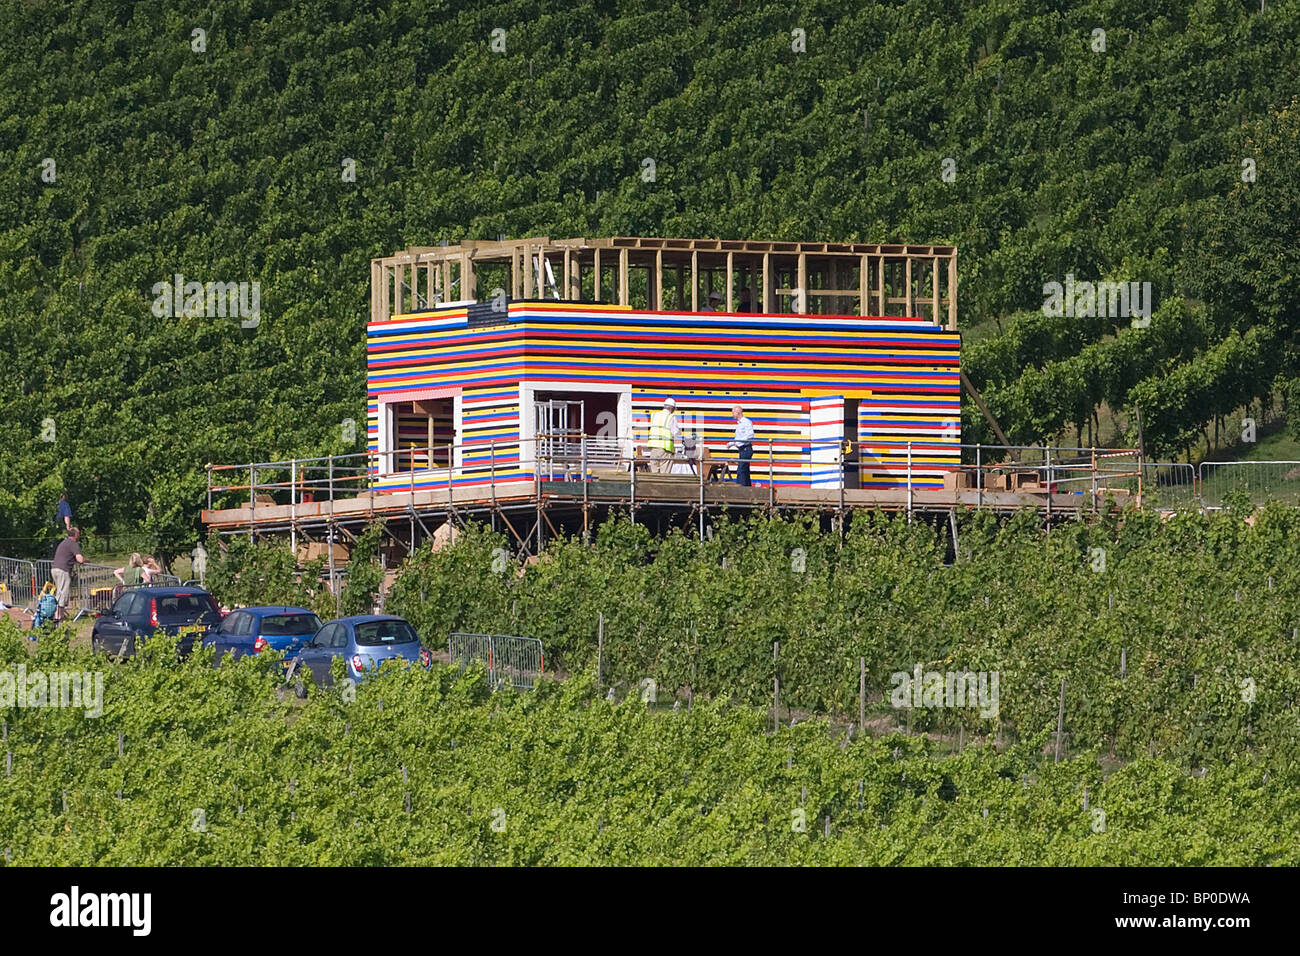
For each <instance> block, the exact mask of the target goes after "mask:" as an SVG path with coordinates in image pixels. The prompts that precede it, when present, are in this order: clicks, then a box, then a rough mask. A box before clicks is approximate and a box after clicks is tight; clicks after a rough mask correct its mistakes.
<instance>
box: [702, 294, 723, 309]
mask: <svg viewBox="0 0 1300 956" xmlns="http://www.w3.org/2000/svg"><path fill="white" fill-rule="evenodd" d="M720 305H722V293H721V292H719V291H718V290H717V289H714V290H713V291H712V292H710V293H709V301H708V304H706V305H705V306H704V308H702V309H700V311H701V312H721V311H722V309H720V308H719V306H720Z"/></svg>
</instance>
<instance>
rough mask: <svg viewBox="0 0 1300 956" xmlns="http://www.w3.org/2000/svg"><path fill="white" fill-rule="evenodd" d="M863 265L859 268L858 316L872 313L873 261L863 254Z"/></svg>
mask: <svg viewBox="0 0 1300 956" xmlns="http://www.w3.org/2000/svg"><path fill="white" fill-rule="evenodd" d="M861 258H862V265H861V266H860V267H859V268H858V315H860V316H865V315H868V314H870V312H871V260H870V259H868V258H867V254H866V253H865V252H864V253H863V254H862V257H861Z"/></svg>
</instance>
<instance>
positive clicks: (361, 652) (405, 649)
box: [285, 614, 433, 686]
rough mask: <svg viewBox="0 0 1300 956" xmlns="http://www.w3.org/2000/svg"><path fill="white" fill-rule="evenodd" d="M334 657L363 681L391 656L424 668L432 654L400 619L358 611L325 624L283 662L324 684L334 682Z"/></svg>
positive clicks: (288, 668)
mask: <svg viewBox="0 0 1300 956" xmlns="http://www.w3.org/2000/svg"><path fill="white" fill-rule="evenodd" d="M336 657H342V658H343V659H344V661H345V662H346V669H345V673H346V674H347V676H348V677H349V678H351V679H352V680H354V681H361V680H364V679H365V676H366V674H367V673H373V672H374V671H376V670H378V669H379V667H380V665H381V664H383V663H384V661H387V660H392V659H393V658H402V659H404V660H408V661H411V662H412V663H415V664H419V665H420V666H421V667H423V668H425V669H426V670H427V669H428V668H429V667H431V666H432V665H433V656H432V655H431V654H430V653H429V651H428V649H427V648H426V647H424V645H423V644H421V643H420V635H419V634H417V633H416V632H415V628H413V627H411V625H410V624H409V623H407V621H406V620H405V619H404V618H400V617H391V616H389V615H384V614H362V615H358V616H356V617H341V618H339V619H338V620H337V621H331V622H330V623H329V624H326V625H325V626H324V627H322V628H321V629H320V630H319V631H318V632H317V633H316V635H315V636H314V637H313V638H312V639H311V640H310V641H308V642H307V643H306V644H305V645H303V647H302V649H301V650H300V651H298V653H297V654H295V655H294V657H293V658H292V659H291V660H286V661H285V665H286V670H288V671H289V672H290V675H291V676H292V675H293V674H295V673H298V672H300V671H301V670H302V669H303V668H306V669H307V670H308V671H310V672H311V677H312V680H313V681H315V682H316V683H317V684H324V685H326V686H328V685H330V684H332V683H334V677H333V675H332V674H331V672H330V665H331V664H332V663H333V661H334V658H336Z"/></svg>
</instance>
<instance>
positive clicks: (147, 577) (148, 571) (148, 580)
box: [141, 554, 163, 584]
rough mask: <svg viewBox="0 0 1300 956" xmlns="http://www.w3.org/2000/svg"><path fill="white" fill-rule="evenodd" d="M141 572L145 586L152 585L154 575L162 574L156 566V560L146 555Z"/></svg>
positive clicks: (157, 565) (161, 570)
mask: <svg viewBox="0 0 1300 956" xmlns="http://www.w3.org/2000/svg"><path fill="white" fill-rule="evenodd" d="M141 571H143V572H144V583H145V584H152V583H153V579H154V575H155V574H162V573H163V569H162V567H161V566H160V565H159V564H158V559H157V558H155V557H154V556H153V555H152V554H146V555H145V556H144V565H143V566H142V567H141Z"/></svg>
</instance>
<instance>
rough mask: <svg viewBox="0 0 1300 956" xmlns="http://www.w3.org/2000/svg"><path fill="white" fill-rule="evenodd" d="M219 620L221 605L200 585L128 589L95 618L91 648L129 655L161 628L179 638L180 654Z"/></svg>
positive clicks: (184, 652) (189, 648)
mask: <svg viewBox="0 0 1300 956" xmlns="http://www.w3.org/2000/svg"><path fill="white" fill-rule="evenodd" d="M220 622H221V608H220V607H219V606H218V605H217V602H216V600H215V599H214V598H213V597H212V595H211V594H209V593H208V592H207V591H205V590H203V588H177V587H138V588H128V589H126V590H125V591H123V592H122V594H121V596H120V597H118V599H117V600H116V601H114V602H113V606H112V607H111V608H110V609H109V610H107V611H104V612H102V613H100V614H99V615H98V616H97V617H96V618H95V624H94V626H93V627H92V628H91V629H90V647H91V650H93V651H95V652H97V653H105V654H113V655H116V656H121V657H130V656H131V655H133V654H134V653H135V652H136V651H137V650H138V649H139V644H140V643H141V642H142V641H144V640H147V639H148V638H149V637H152V636H153V635H154V634H155V633H156V632H158V631H162V632H164V633H166V634H169V635H176V636H178V637H179V638H180V640H179V641H178V642H177V650H178V651H179V652H180V653H181V654H182V655H183V654H188V653H189V652H190V651H191V650H192V649H193V647H194V642H195V641H200V640H202V639H203V637H204V636H205V635H206V634H207V632H208V630H209V629H210V628H213V627H215V626H216V625H217V624H219V623H220Z"/></svg>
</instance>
